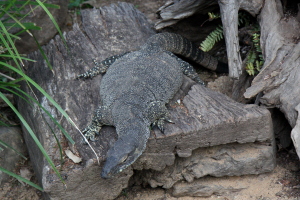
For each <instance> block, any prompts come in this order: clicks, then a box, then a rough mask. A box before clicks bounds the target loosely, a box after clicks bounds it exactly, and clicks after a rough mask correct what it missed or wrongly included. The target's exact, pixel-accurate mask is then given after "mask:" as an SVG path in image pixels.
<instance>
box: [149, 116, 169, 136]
mask: <svg viewBox="0 0 300 200" xmlns="http://www.w3.org/2000/svg"><path fill="white" fill-rule="evenodd" d="M165 121H167V122H169V123H174V122H173V121H172V120H171V119H169V118H168V117H162V118H159V119H157V120H156V121H154V122H153V123H152V127H154V126H157V127H158V129H159V130H160V131H161V132H162V133H164V131H165V128H164V125H165Z"/></svg>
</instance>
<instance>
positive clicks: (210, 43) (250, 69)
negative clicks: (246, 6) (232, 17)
mask: <svg viewBox="0 0 300 200" xmlns="http://www.w3.org/2000/svg"><path fill="white" fill-rule="evenodd" d="M208 16H209V19H208V20H206V21H212V20H214V19H218V18H220V15H219V14H214V13H211V12H209V13H208ZM206 21H205V22H206ZM249 24H250V19H249V16H248V15H247V14H246V13H244V12H240V13H239V18H238V26H241V25H244V26H248V25H249ZM252 32H253V34H252V42H253V47H252V49H251V50H250V52H249V53H248V56H247V58H246V59H247V61H246V63H247V66H246V71H247V73H248V74H249V75H256V74H257V73H258V72H259V71H260V69H261V66H262V65H263V63H264V59H263V56H262V51H261V48H260V39H259V37H260V34H259V32H260V30H259V27H258V25H256V24H255V25H253V31H252ZM223 37H224V36H223V26H222V25H218V26H217V27H216V29H215V30H213V31H212V32H211V33H210V34H209V35H208V36H207V37H206V38H205V40H204V41H203V42H202V43H201V44H200V49H201V50H202V51H204V52H207V51H210V50H211V49H212V48H213V47H214V45H215V44H216V43H217V42H218V41H220V40H222V39H223Z"/></svg>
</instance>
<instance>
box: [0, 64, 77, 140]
mask: <svg viewBox="0 0 300 200" xmlns="http://www.w3.org/2000/svg"><path fill="white" fill-rule="evenodd" d="M0 65H3V66H5V67H7V68H9V69H11V70H12V71H14V72H16V73H18V74H19V75H21V76H22V77H23V78H24V79H25V80H26V81H28V82H29V83H31V84H32V85H33V86H34V87H35V88H36V89H38V90H39V91H40V92H41V93H42V94H43V95H44V96H45V97H46V98H47V99H48V100H49V101H50V102H51V103H52V105H54V106H55V107H56V108H57V109H58V110H59V112H60V113H61V114H62V115H63V116H64V117H65V118H66V119H67V120H68V121H69V122H70V123H71V124H72V125H73V126H75V124H74V123H73V122H72V121H71V120H70V117H69V115H68V114H67V113H66V112H65V111H64V110H63V109H62V108H61V107H60V106H59V105H58V104H57V103H56V101H54V99H53V98H52V97H51V96H50V95H49V94H48V93H47V92H46V91H45V90H44V89H43V88H41V87H40V86H39V85H38V84H37V83H36V82H34V81H33V80H32V79H31V78H29V77H28V76H27V75H26V74H24V73H23V72H22V71H21V70H18V69H16V68H14V67H13V66H11V65H9V64H7V63H4V62H1V61H0ZM68 138H69V139H71V137H68ZM69 141H70V142H71V143H72V144H75V142H74V140H72V139H71V140H69Z"/></svg>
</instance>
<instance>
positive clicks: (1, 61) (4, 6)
mask: <svg viewBox="0 0 300 200" xmlns="http://www.w3.org/2000/svg"><path fill="white" fill-rule="evenodd" d="M26 6H30V7H31V9H30V11H29V12H28V13H26V14H22V11H24V9H25V7H26ZM38 7H42V8H43V9H44V11H45V12H46V13H47V14H48V16H49V18H50V19H51V20H52V22H53V24H54V25H55V27H56V28H57V30H58V32H59V34H60V35H61V37H62V38H63V36H62V33H61V31H60V29H59V27H58V25H57V23H56V22H55V20H54V18H53V16H52V15H51V13H50V12H49V10H48V9H47V8H49V7H51V8H59V6H56V5H52V4H45V3H43V2H41V1H40V0H35V1H30V0H27V1H16V0H8V1H0V19H1V20H0V31H1V33H0V71H1V74H0V77H1V78H0V89H1V91H0V98H2V99H3V100H4V102H6V103H7V105H8V106H9V107H10V108H11V109H12V110H13V111H14V113H15V114H16V115H17V117H18V118H19V120H20V121H21V123H22V124H23V126H24V127H25V128H26V129H27V131H28V133H29V134H30V136H31V137H32V139H33V140H34V142H35V143H36V144H37V146H38V147H39V149H40V151H41V152H42V154H43V155H44V157H45V159H46V160H47V161H48V163H49V164H50V166H51V167H52V169H53V170H54V171H55V173H56V174H57V175H58V177H60V179H61V181H62V182H64V181H63V179H62V177H61V176H60V174H59V172H58V170H57V169H56V167H55V165H54V163H53V162H52V160H51V159H50V157H49V155H48V154H47V152H46V151H45V149H44V148H43V146H42V144H41V143H40V142H39V140H38V138H37V137H36V135H35V134H34V132H33V131H32V129H31V127H30V126H29V125H28V123H27V122H26V120H25V119H24V118H23V116H22V115H21V114H20V113H19V112H18V110H17V109H16V108H15V106H14V105H13V104H12V103H11V102H10V100H9V99H8V98H7V97H6V96H5V94H4V92H8V93H12V94H14V95H17V96H19V98H22V99H23V100H25V101H26V102H27V103H28V104H29V105H30V106H32V105H33V104H37V105H38V107H39V108H40V109H41V110H40V112H42V111H43V112H45V113H46V114H47V115H48V116H49V118H50V119H51V120H52V121H53V122H54V123H55V124H56V125H57V126H58V128H59V129H60V130H61V131H62V132H63V134H64V135H65V136H66V138H68V140H69V141H70V142H71V143H72V144H74V141H73V140H72V138H71V137H70V135H69V134H68V133H66V131H65V130H64V129H63V128H62V126H61V125H60V124H59V123H58V122H57V120H56V119H54V118H53V117H52V115H51V114H50V113H49V112H48V111H47V110H46V109H45V108H44V107H43V106H42V105H41V104H39V102H38V101H37V100H36V99H35V98H34V97H32V96H30V95H29V94H27V93H26V92H24V91H22V90H21V89H20V82H21V81H26V83H27V85H28V87H29V88H32V87H34V88H36V89H37V90H38V91H39V92H41V93H42V94H43V95H44V96H45V97H46V98H47V99H48V100H49V102H51V103H52V105H54V106H55V107H56V108H57V109H58V110H59V112H61V114H62V115H63V116H64V117H65V118H66V119H67V120H68V121H69V122H70V123H71V124H73V125H74V123H73V122H72V121H71V120H70V118H69V116H68V115H67V113H66V112H65V111H64V110H63V109H62V108H61V107H60V106H59V105H58V104H57V103H56V102H55V101H54V100H53V99H52V97H51V96H50V95H49V94H47V93H46V92H45V90H43V89H42V88H41V87H40V86H39V85H38V84H37V83H36V82H34V81H33V80H32V79H31V78H30V77H28V76H27V75H26V74H25V73H24V72H23V69H22V66H24V64H23V61H24V60H27V61H30V62H35V61H34V60H30V59H28V58H26V57H22V56H21V55H20V54H19V53H18V50H17V49H16V47H15V45H14V42H15V41H16V40H18V39H20V38H19V37H18V35H19V34H20V33H22V32H25V31H26V32H27V33H28V34H30V35H31V36H33V35H32V34H31V32H30V30H40V27H38V26H36V25H35V24H34V23H23V22H22V20H23V19H24V18H26V16H28V15H29V14H30V13H31V12H33V11H34V10H35V9H36V8H38ZM16 27H18V28H21V30H20V31H19V32H17V33H14V34H12V33H10V32H9V30H11V29H12V28H16ZM33 37H34V36H33ZM63 40H64V39H63ZM40 51H41V54H42V55H43V56H44V58H45V60H46V62H47V64H48V66H49V67H51V64H50V63H49V62H48V59H47V58H46V56H45V53H44V52H43V51H42V49H41V48H40ZM13 75H17V76H18V77H20V78H17V79H15V78H13V77H12V76H13ZM74 126H75V125H74ZM50 128H51V127H50ZM53 134H54V132H53ZM54 137H55V134H54ZM58 144H59V143H58ZM0 145H1V146H2V147H4V148H10V149H12V150H14V149H13V148H11V147H10V146H9V145H8V144H6V143H4V142H3V141H0ZM61 154H62V153H61ZM22 157H24V156H23V155H22ZM0 170H1V171H2V172H4V173H7V174H9V175H10V176H13V177H15V178H17V179H20V180H22V181H24V182H26V183H28V184H29V185H31V186H33V187H35V188H37V189H39V190H43V189H42V188H41V187H40V186H38V185H35V184H34V183H32V182H30V181H28V180H26V179H24V178H22V177H21V176H18V175H17V174H14V173H12V172H10V171H8V170H6V169H4V168H2V167H0Z"/></svg>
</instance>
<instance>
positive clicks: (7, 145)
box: [0, 140, 27, 160]
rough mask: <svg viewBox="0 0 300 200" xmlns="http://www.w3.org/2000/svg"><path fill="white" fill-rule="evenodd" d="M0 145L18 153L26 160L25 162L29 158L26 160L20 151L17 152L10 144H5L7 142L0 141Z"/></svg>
mask: <svg viewBox="0 0 300 200" xmlns="http://www.w3.org/2000/svg"><path fill="white" fill-rule="evenodd" d="M0 145H2V146H4V147H6V148H8V149H11V150H13V151H14V152H16V153H17V154H18V155H19V156H21V157H22V158H24V159H25V160H27V158H26V157H25V156H24V155H23V154H21V153H20V152H19V151H17V150H16V149H14V148H13V147H12V146H10V145H9V144H7V143H5V142H3V141H1V140H0Z"/></svg>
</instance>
